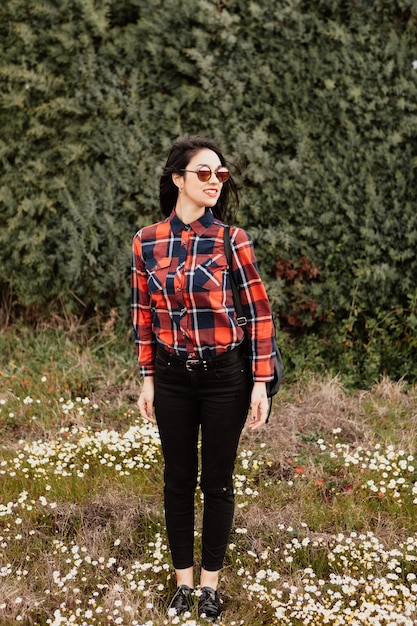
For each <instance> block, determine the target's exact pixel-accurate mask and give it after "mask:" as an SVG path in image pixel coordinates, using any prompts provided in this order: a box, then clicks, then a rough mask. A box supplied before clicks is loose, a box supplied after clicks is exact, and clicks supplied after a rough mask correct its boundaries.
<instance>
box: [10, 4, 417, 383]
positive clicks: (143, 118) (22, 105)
mask: <svg viewBox="0 0 417 626" xmlns="http://www.w3.org/2000/svg"><path fill="white" fill-rule="evenodd" d="M0 54H1V57H0V58H1V61H0V79H1V81H2V87H3V88H2V93H1V101H0V102H1V109H0V124H1V128H2V132H1V136H0V163H1V169H0V285H1V292H2V296H3V299H4V300H6V299H7V301H10V298H12V302H13V303H14V304H15V305H19V306H20V307H36V308H37V309H39V310H42V309H50V308H51V307H53V308H56V307H59V308H62V309H65V310H72V311H74V312H76V313H77V314H80V315H81V314H84V315H90V314H92V313H94V312H100V313H104V314H105V313H106V312H109V311H110V310H114V309H116V310H117V311H119V312H120V314H121V315H122V317H123V318H124V319H126V318H127V313H128V307H129V269H130V268H129V266H130V244H131V239H132V236H133V234H134V232H135V231H136V230H137V229H138V228H139V227H141V226H142V225H144V224H147V223H150V222H151V221H154V220H156V219H158V218H159V211H158V179H159V175H160V172H161V168H162V165H163V163H164V161H165V158H166V154H167V150H168V148H169V146H170V145H171V143H172V141H173V140H175V139H176V138H177V137H178V136H180V135H182V134H185V133H190V134H191V133H197V132H198V133H201V134H208V135H210V136H212V137H214V138H215V139H216V140H218V141H219V142H220V143H221V145H222V146H223V148H224V149H225V151H226V153H227V155H228V156H229V157H230V159H231V161H233V162H235V164H236V166H238V167H236V175H237V178H238V181H239V182H240V184H241V187H242V206H241V211H240V214H239V222H240V224H241V225H242V226H243V227H245V228H247V229H248V230H249V231H250V233H251V234H252V236H253V239H254V241H255V245H256V251H257V257H258V260H259V265H260V268H261V271H262V274H263V276H264V278H265V280H266V282H267V286H268V291H269V294H270V297H271V300H272V303H273V307H274V311H275V312H276V314H277V316H278V317H279V318H280V321H281V327H282V330H283V331H286V335H285V336H291V337H292V339H291V342H290V340H289V345H291V346H292V345H293V340H296V345H297V346H298V348H295V350H296V349H300V350H302V349H303V348H302V346H303V345H307V344H309V345H311V344H312V343H315V351H314V352H315V353H317V359H316V363H320V362H322V363H323V364H325V365H326V366H327V367H334V368H335V369H336V370H340V371H342V372H346V373H347V375H351V376H352V377H353V379H354V380H355V383H358V382H360V381H365V379H366V381H368V379H370V378H375V377H377V376H378V375H380V374H381V373H387V374H389V375H391V376H393V377H399V376H403V375H407V376H408V377H409V379H410V380H416V379H417V365H416V363H417V359H416V356H417V349H416V327H415V319H416V294H417V290H416V278H415V277H416V275H417V257H416V253H415V250H416V243H417V214H416V211H415V206H416V200H417V184H416V183H417V181H416V169H417V141H416V138H417V137H416V136H417V67H416V66H417V8H416V6H415V2H414V0H375V2H372V3H370V2H368V1H367V0H318V1H317V2H314V3H310V2H307V1H306V0H280V1H277V2H270V0H259V1H257V2H247V1H246V0H245V1H243V0H222V1H221V2H220V1H218V0H193V1H191V0H175V1H174V0H154V1H153V2H152V3H151V2H150V1H149V0H122V1H118V2H116V0H103V1H102V2H95V1H94V0H59V1H58V0H32V1H31V2H30V3H28V2H27V1H26V0H5V2H3V3H2V5H1V7H0ZM239 172H240V173H239ZM284 341H285V339H284ZM287 359H288V361H289V363H288V365H289V367H290V368H291V364H292V362H294V364H295V362H296V361H297V359H299V357H296V356H294V358H292V356H291V354H290V355H288V357H287ZM359 364H361V365H360V366H359ZM310 366H311V364H310Z"/></svg>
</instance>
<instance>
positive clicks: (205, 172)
mask: <svg viewBox="0 0 417 626" xmlns="http://www.w3.org/2000/svg"><path fill="white" fill-rule="evenodd" d="M197 176H198V179H199V180H201V181H202V182H203V183H205V182H207V181H208V180H210V178H211V170H210V169H209V168H208V167H201V168H200V169H199V170H198V171H197Z"/></svg>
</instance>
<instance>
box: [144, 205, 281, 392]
mask: <svg viewBox="0 0 417 626" xmlns="http://www.w3.org/2000/svg"><path fill="white" fill-rule="evenodd" d="M223 236H224V224H223V223H222V222H220V221H218V220H217V219H215V218H214V216H213V213H212V211H211V210H210V209H208V210H207V211H206V213H205V214H204V215H203V217H201V218H200V219H199V220H197V221H195V222H193V223H192V224H189V225H185V224H184V223H183V222H182V221H181V220H180V219H179V218H178V216H177V215H176V213H175V212H174V211H173V212H172V213H171V215H170V216H169V217H168V218H166V219H165V220H163V221H162V222H158V223H157V224H153V225H152V226H146V227H144V228H142V230H140V231H139V232H138V233H136V235H135V237H134V239H133V263H132V321H133V327H134V331H135V340H136V347H137V353H138V360H139V367H140V373H141V375H142V376H150V375H153V374H154V372H155V352H156V346H157V344H159V345H161V346H162V347H163V348H164V349H165V350H167V351H168V352H171V353H175V354H176V355H178V356H180V357H183V358H187V357H189V358H202V359H207V358H210V357H214V356H218V355H220V354H222V353H224V352H227V351H228V350H231V349H233V348H235V347H236V346H238V345H239V344H240V343H241V342H242V340H243V337H244V332H245V333H246V336H247V337H248V338H249V340H250V346H251V352H252V356H251V359H252V373H253V379H254V380H255V381H261V382H266V381H269V380H271V378H272V373H273V356H274V354H273V347H272V337H273V334H274V327H273V322H272V315H271V307H270V304H269V301H268V297H267V294H266V291H265V287H264V285H263V283H262V281H261V278H260V276H259V273H258V268H257V264H256V259H255V255H254V250H253V244H252V241H251V239H250V236H249V235H248V233H246V232H245V231H244V230H242V229H241V228H236V227H232V228H231V229H230V239H231V245H232V251H233V257H232V258H233V262H232V271H233V274H234V278H235V280H236V284H237V285H238V287H239V292H240V298H241V301H242V306H243V312H244V315H245V316H246V318H247V320H248V323H247V326H246V327H245V331H243V329H242V328H241V327H239V326H237V324H236V316H235V310H234V305H233V293H232V289H231V286H230V279H229V268H228V266H227V260H226V255H225V251H224V240H223Z"/></svg>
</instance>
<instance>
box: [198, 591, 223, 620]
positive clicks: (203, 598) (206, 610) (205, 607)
mask: <svg viewBox="0 0 417 626" xmlns="http://www.w3.org/2000/svg"><path fill="white" fill-rule="evenodd" d="M221 612H222V601H221V600H220V598H219V596H218V593H217V591H215V589H212V588H211V587H201V595H200V598H199V600H198V614H199V616H200V617H201V618H202V619H204V620H206V622H215V621H216V619H217V618H218V617H219V615H220V613H221Z"/></svg>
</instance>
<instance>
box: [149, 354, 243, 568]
mask: <svg viewBox="0 0 417 626" xmlns="http://www.w3.org/2000/svg"><path fill="white" fill-rule="evenodd" d="M246 367H247V366H246V364H245V359H244V357H243V356H242V355H241V353H240V350H239V349H236V350H233V352H229V353H227V356H226V357H225V358H221V357H219V358H217V359H213V360H212V363H211V366H210V368H209V369H208V370H207V371H203V370H200V369H196V370H195V371H188V370H187V369H186V367H185V365H184V363H183V362H180V360H179V359H178V358H175V357H170V355H168V354H167V353H166V352H162V351H161V350H158V353H157V357H156V372H155V414H156V420H157V423H158V428H159V433H160V437H161V442H162V451H163V455H164V461H165V473H164V477H165V486H164V503H165V519H166V527H167V533H168V540H169V545H170V550H171V555H172V561H173V565H174V567H175V569H185V568H188V567H192V566H193V564H194V554H193V547H194V497H195V490H196V486H197V477H198V469H199V463H198V442H199V433H200V428H201V478H200V485H201V489H202V492H203V494H204V514H203V529H202V562H201V565H202V567H204V569H206V570H208V571H216V570H219V569H221V567H222V564H223V559H224V555H225V552H226V548H227V544H228V540H229V535H230V530H231V526H232V522H233V513H234V492H233V478H232V477H233V469H234V463H235V459H236V451H237V447H238V443H239V438H240V435H241V432H242V428H243V426H244V424H245V421H246V417H247V413H248V409H249V403H250V393H251V388H252V384H251V382H250V379H249V375H248V373H247V369H246Z"/></svg>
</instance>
